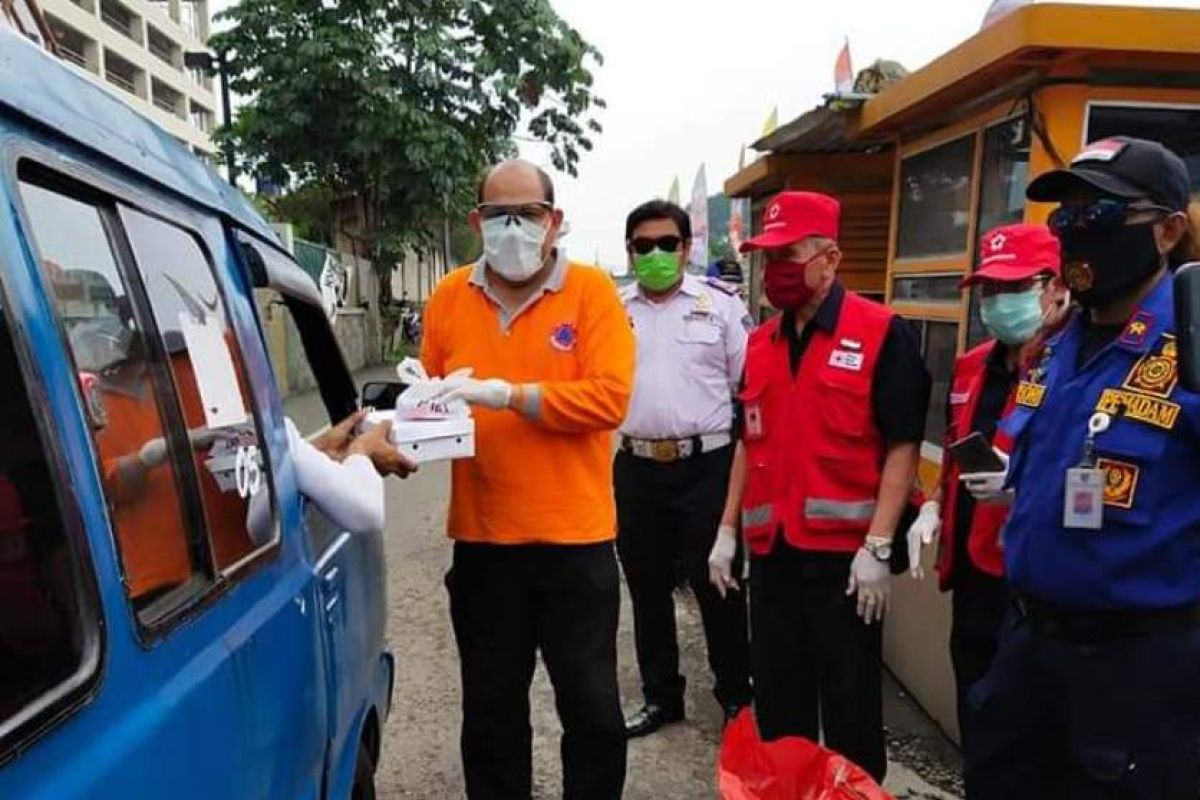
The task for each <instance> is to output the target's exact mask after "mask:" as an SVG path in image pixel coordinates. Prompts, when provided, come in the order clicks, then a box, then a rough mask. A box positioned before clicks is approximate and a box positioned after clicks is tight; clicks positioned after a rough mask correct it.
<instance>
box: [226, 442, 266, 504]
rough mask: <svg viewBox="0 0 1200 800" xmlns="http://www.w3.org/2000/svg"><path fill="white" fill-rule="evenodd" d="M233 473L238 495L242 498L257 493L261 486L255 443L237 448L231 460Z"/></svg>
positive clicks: (260, 473)
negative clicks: (232, 460) (235, 454)
mask: <svg viewBox="0 0 1200 800" xmlns="http://www.w3.org/2000/svg"><path fill="white" fill-rule="evenodd" d="M233 475H234V478H235V480H236V481H237V492H238V496H239V497H241V498H242V499H243V500H244V499H246V498H247V497H254V495H256V494H258V490H259V488H260V487H261V486H262V466H261V465H260V462H259V455H258V446H257V445H252V444H251V445H243V446H241V447H239V448H238V450H237V457H236V458H235V459H234V462H233Z"/></svg>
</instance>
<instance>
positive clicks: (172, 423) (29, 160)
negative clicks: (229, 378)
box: [4, 142, 283, 650]
mask: <svg viewBox="0 0 1200 800" xmlns="http://www.w3.org/2000/svg"><path fill="white" fill-rule="evenodd" d="M4 168H5V173H6V177H7V178H8V180H9V182H10V186H11V187H12V190H13V194H14V197H15V198H16V207H17V214H18V218H19V220H20V222H21V225H22V227H23V230H24V231H26V232H32V226H31V225H30V224H29V217H28V214H27V212H26V210H25V207H24V202H23V200H22V198H21V195H20V192H19V187H20V180H21V178H20V174H19V173H20V171H21V170H22V169H24V168H29V169H32V170H34V171H35V172H36V173H38V174H40V175H43V176H49V179H50V180H51V181H52V182H58V183H59V187H58V188H51V191H65V193H66V194H67V195H68V196H73V197H74V198H76V199H84V201H85V202H88V200H87V199H86V198H90V202H93V203H96V204H98V205H97V207H98V209H99V210H100V211H101V216H102V217H105V215H106V214H109V213H111V216H112V219H113V220H114V221H115V225H116V228H115V231H116V233H117V234H119V235H118V236H117V237H116V240H115V241H114V242H113V254H114V258H115V259H116V260H117V264H118V268H119V269H120V270H121V275H122V277H123V278H126V279H128V280H130V283H131V285H130V287H129V288H130V299H131V305H132V306H133V308H134V313H135V314H136V315H137V317H138V322H139V325H142V326H143V327H142V331H143V335H144V336H145V337H146V340H147V341H146V346H147V351H148V360H149V362H150V364H151V367H152V369H153V370H154V371H155V373H156V377H155V381H156V387H157V381H158V377H157V373H158V371H159V370H162V371H163V375H164V376H165V379H166V380H167V382H168V388H169V393H170V396H171V397H174V398H176V402H175V403H174V404H172V405H173V408H172V409H168V414H169V416H168V418H167V422H168V431H167V435H168V436H169V437H172V439H173V441H174V440H175V438H176V437H178V441H176V445H175V447H174V450H175V452H179V453H186V452H188V451H189V450H190V446H187V445H185V444H184V437H185V434H184V431H185V430H186V425H185V424H184V422H183V414H182V409H181V408H180V407H179V404H178V397H177V393H176V391H175V386H174V378H173V376H171V375H170V373H169V366H168V364H167V362H166V357H165V353H164V345H163V342H162V336H161V334H160V333H159V330H158V325H157V322H156V321H155V320H154V317H153V310H152V309H151V307H150V299H149V297H148V296H147V294H146V290H145V286H144V281H143V278H142V275H141V270H140V267H139V266H138V264H137V261H136V259H134V257H133V249H132V246H131V244H130V242H129V239H128V236H127V235H126V232H125V228H124V225H123V224H122V223H121V220H120V215H119V211H118V206H119V205H125V206H128V207H129V208H132V209H134V210H135V211H138V212H140V213H142V214H145V215H147V216H150V217H154V218H156V219H159V220H161V221H163V222H164V223H166V224H169V225H174V226H175V227H177V228H179V229H181V230H183V231H184V232H186V233H187V234H188V235H190V236H192V237H193V238H194V239H195V240H196V242H197V244H198V245H199V246H200V247H201V249H202V250H203V251H204V254H205V257H206V258H207V259H208V260H209V268H210V271H211V274H212V275H213V280H214V281H215V283H216V285H217V290H218V292H219V294H220V296H221V302H222V303H223V304H224V306H223V307H224V309H225V310H226V313H227V314H228V313H229V303H228V297H227V293H226V291H225V287H224V285H223V283H222V281H221V280H220V279H219V277H218V276H217V274H216V271H215V269H214V267H215V262H213V261H212V248H211V247H210V243H209V242H208V240H207V239H206V238H205V236H204V235H203V234H202V233H201V232H200V228H199V226H198V225H196V224H195V220H196V219H197V218H198V217H203V216H206V215H207V216H209V217H211V219H212V220H213V221H214V222H216V223H217V224H223V223H225V222H226V217H225V216H224V215H222V214H221V213H220V212H218V211H215V210H212V209H207V208H206V209H203V210H197V209H195V208H194V207H191V206H188V205H186V204H184V203H182V202H180V201H179V200H178V199H176V198H174V197H172V196H171V195H170V194H169V193H168V192H167V191H165V190H163V189H162V188H161V187H159V186H157V185H156V184H152V183H148V184H145V185H144V188H143V190H142V191H140V192H137V193H136V194H135V193H134V191H132V190H131V188H130V184H122V183H121V182H119V181H117V180H114V179H113V178H111V177H109V176H107V175H105V174H104V173H102V172H100V171H99V170H97V169H95V168H92V167H90V166H87V165H85V164H83V163H81V162H80V161H79V160H76V159H73V158H69V157H67V156H66V155H64V154H63V153H61V152H59V151H58V150H55V149H52V148H49V147H46V146H43V145H40V144H35V143H32V142H21V143H20V144H19V145H17V146H14V147H12V148H10V151H9V154H8V157H7V158H6V163H5V165H4ZM34 183H38V181H34ZM41 185H43V186H44V185H45V183H44V182H42V184H41ZM103 203H108V204H110V206H111V208H104V207H103V205H100V204H103ZM109 233H110V235H112V233H113V232H112V231H109ZM29 239H30V242H31V249H33V250H36V249H37V241H36V238H35V237H33V236H30V237H29ZM239 266H240V265H239ZM38 275H39V281H40V282H41V283H42V284H43V286H42V291H43V292H45V286H44V276H43V275H42V274H41V270H40V266H39V267H38ZM47 297H48V295H47ZM50 306H51V313H52V314H53V315H54V318H55V325H56V327H57V329H58V331H59V338H60V342H61V346H62V348H63V351H64V352H65V353H66V354H67V355H68V356H69V357H72V358H73V356H71V352H70V347H69V346H68V345H67V339H66V329H65V326H64V323H63V320H62V318H61V314H60V313H59V311H58V308H57V307H56V306H55V305H54V304H53V303H50ZM143 317H145V319H143ZM256 318H257V317H256ZM231 328H232V330H233V333H234V337H235V339H236V340H237V342H238V346H239V347H241V348H242V349H243V350H244V349H245V346H244V342H243V339H244V337H243V336H241V335H240V334H239V331H238V328H237V326H236V325H234V324H232V322H231ZM79 391H80V390H79V387H78V386H76V387H75V394H76V401H77V402H82V398H81V396H80V393H79ZM251 392H252V393H253V389H252V390H251ZM252 405H253V408H252V416H253V418H254V422H255V426H256V428H257V430H258V432H259V434H260V435H265V434H266V433H267V432H268V431H269V429H268V428H266V427H264V425H263V416H262V413H261V409H260V408H259V404H258V403H252ZM82 408H83V406H80V409H82ZM81 413H82V411H81ZM174 415H177V416H178V419H175V418H174ZM85 424H86V420H85ZM90 447H91V451H92V458H93V463H92V465H91V466H92V469H93V470H95V469H96V466H97V464H98V463H99V454H98V453H97V451H96V442H95V439H94V438H92V439H91V442H90ZM262 458H263V466H264V469H265V471H266V475H265V476H264V480H265V481H267V482H268V483H269V484H270V491H271V492H272V495H271V503H272V507H271V515H272V526H273V527H274V535H273V537H272V540H271V542H270V543H269V544H267V545H264V546H263V547H260V548H258V549H257V550H255V551H253V552H252V553H251V554H249V555H248V556H247V557H246V558H245V559H243V560H241V561H240V562H238V563H237V564H234V565H232V566H231V567H230V568H228V569H226V570H224V571H222V570H220V569H219V568H218V567H217V565H216V561H215V556H214V554H213V552H212V545H211V539H210V536H209V531H208V523H207V520H206V519H205V517H204V510H203V501H202V500H201V497H200V484H199V479H198V476H197V475H196V474H195V464H194V463H193V460H192V459H187V458H174V457H173V458H172V465H173V466H174V468H175V469H176V470H177V471H179V474H181V475H182V476H184V478H183V480H184V482H185V483H186V487H185V491H184V492H183V493H182V494H181V495H180V502H181V507H183V508H184V509H185V518H184V522H185V524H186V525H188V526H189V534H191V532H192V531H191V526H192V525H193V524H194V522H193V520H192V518H191V517H192V514H193V513H194V512H193V511H192V508H193V507H194V508H195V509H197V511H198V513H199V523H198V524H199V528H198V529H197V530H198V531H199V533H200V534H201V535H202V536H201V541H200V545H202V546H203V548H204V553H205V557H206V558H205V561H204V563H203V565H202V566H203V567H204V568H205V569H206V570H207V573H208V574H207V582H206V585H205V586H204V587H203V589H202V590H201V591H198V592H197V593H196V595H195V596H194V597H192V598H190V599H189V601H188V602H187V603H184V604H181V605H180V606H179V607H178V608H175V609H172V610H171V611H169V612H168V613H166V614H164V615H163V616H162V617H161V618H159V619H157V620H155V621H154V622H152V623H150V624H145V623H143V622H142V621H141V620H140V619H139V618H138V615H137V612H136V610H135V609H134V607H133V601H132V598H131V597H130V596H129V593H128V592H127V591H124V588H123V587H122V594H123V595H124V605H125V608H126V610H127V611H128V613H129V616H130V619H131V620H132V621H133V623H134V626H133V627H134V631H135V633H136V637H137V641H138V644H139V645H140V646H141V647H142V649H144V650H149V649H151V648H152V647H154V646H155V645H156V644H157V643H158V642H159V641H161V640H163V639H165V638H167V637H168V636H170V635H171V634H172V633H173V632H174V631H176V630H178V629H179V628H180V627H181V626H182V625H183V624H185V623H187V622H189V621H191V620H192V619H195V618H197V617H200V616H203V615H204V614H205V613H207V612H208V610H209V609H211V608H212V607H213V606H215V605H216V604H217V603H218V602H219V601H220V599H221V598H223V597H224V596H225V595H226V594H227V593H228V592H230V591H231V590H232V589H233V588H235V587H236V586H238V585H239V584H241V583H243V582H244V581H245V580H247V579H248V578H249V577H251V576H252V575H253V574H255V573H257V572H258V571H259V570H260V569H261V568H263V567H264V566H265V565H266V564H267V563H269V562H272V561H278V560H279V559H280V553H281V552H282V541H283V537H282V521H281V519H280V512H279V502H278V498H277V497H276V496H275V486H274V478H273V475H274V471H273V465H272V462H271V458H270V450H269V448H266V447H264V448H262ZM97 481H99V478H97ZM193 504H194V506H193ZM107 516H108V515H107V514H106V517H107ZM108 533H109V535H110V537H112V538H113V540H114V542H115V538H116V536H115V530H114V528H113V525H112V520H111V519H109V520H108ZM115 546H116V547H118V548H119V545H115ZM118 555H119V550H118Z"/></svg>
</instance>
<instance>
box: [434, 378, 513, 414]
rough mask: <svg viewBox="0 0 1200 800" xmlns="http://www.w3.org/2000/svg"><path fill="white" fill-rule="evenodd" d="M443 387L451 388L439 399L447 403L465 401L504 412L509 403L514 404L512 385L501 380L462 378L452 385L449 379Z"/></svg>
mask: <svg viewBox="0 0 1200 800" xmlns="http://www.w3.org/2000/svg"><path fill="white" fill-rule="evenodd" d="M443 385H444V386H446V385H449V386H450V387H451V388H450V389H449V391H447V392H445V393H444V394H443V395H441V396H440V397H438V398H437V399H438V400H442V401H444V402H447V403H449V402H451V401H453V400H465V401H466V402H468V403H470V404H471V405H476V406H483V407H484V408H491V409H495V410H496V411H502V410H504V409H506V408H508V405H509V403H510V402H512V393H513V387H512V384H511V383H509V382H508V381H504V380H500V379H499V378H490V379H488V380H485V381H481V380H478V379H476V378H462V379H461V381H456V382H454V383H453V384H450V382H449V380H448V379H447V382H446V383H445V384H443Z"/></svg>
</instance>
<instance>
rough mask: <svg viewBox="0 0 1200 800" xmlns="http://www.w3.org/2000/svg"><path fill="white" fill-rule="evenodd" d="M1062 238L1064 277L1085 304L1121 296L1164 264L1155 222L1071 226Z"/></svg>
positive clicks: (1098, 303)
mask: <svg viewBox="0 0 1200 800" xmlns="http://www.w3.org/2000/svg"><path fill="white" fill-rule="evenodd" d="M1059 239H1060V240H1061V241H1062V257H1063V270H1062V275H1063V281H1064V282H1065V283H1066V284H1067V288H1068V289H1070V290H1071V296H1072V297H1073V298H1074V299H1076V300H1078V301H1079V304H1080V305H1081V306H1083V307H1084V308H1096V307H1098V306H1106V305H1108V304H1109V303H1111V302H1113V301H1114V300H1120V299H1121V298H1122V297H1124V296H1125V295H1127V294H1129V293H1130V292H1131V291H1133V290H1134V289H1136V288H1137V287H1139V286H1141V285H1142V284H1143V283H1144V282H1145V281H1146V279H1147V278H1149V277H1150V276H1151V275H1153V274H1154V273H1155V272H1157V271H1158V270H1159V269H1161V268H1162V256H1161V255H1160V254H1159V252H1158V243H1157V241H1155V239H1154V223H1152V222H1149V223H1145V224H1142V225H1120V226H1118V227H1115V228H1111V229H1109V230H1094V229H1093V230H1089V229H1087V228H1067V229H1066V230H1064V231H1062V232H1061V233H1060V234H1059Z"/></svg>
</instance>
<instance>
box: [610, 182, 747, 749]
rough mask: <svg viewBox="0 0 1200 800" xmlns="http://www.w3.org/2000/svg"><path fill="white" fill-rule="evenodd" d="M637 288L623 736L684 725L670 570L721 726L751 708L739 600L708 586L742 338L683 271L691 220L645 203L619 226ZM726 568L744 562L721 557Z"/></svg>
mask: <svg viewBox="0 0 1200 800" xmlns="http://www.w3.org/2000/svg"><path fill="white" fill-rule="evenodd" d="M625 238H626V247H627V250H628V253H629V259H630V265H631V267H632V269H633V273H634V274H635V276H636V277H637V281H636V283H632V284H630V285H629V286H626V287H625V288H624V289H623V290H622V292H621V299H622V301H623V302H624V304H625V308H626V310H627V312H628V313H629V321H630V323H631V324H632V325H633V329H634V334H635V336H636V337H637V347H638V349H637V372H636V373H635V375H634V387H633V397H632V399H631V401H630V405H629V415H628V417H627V418H626V419H625V422H624V424H623V425H622V426H621V449H620V452H619V453H618V454H617V458H616V462H615V464H614V483H615V487H616V499H617V520H618V534H617V552H618V554H619V555H620V557H621V565H622V567H623V568H624V571H625V578H626V581H627V582H628V584H629V593H630V595H631V597H632V599H633V620H634V632H635V642H636V646H637V657H638V667H639V668H640V669H641V673H642V688H643V694H644V697H645V705H644V706H643V707H642V708H641V709H640V710H639V711H638V712H636V713H635V714H634V715H633V716H632V717H630V719H629V720H628V721H627V722H626V732H627V733H628V735H629V736H630V737H637V736H645V735H647V734H650V733H653V732H654V731H656V730H657V729H658V728H660V727H661V726H662V725H664V724H667V723H670V722H678V721H679V720H681V719H683V717H684V702H683V699H684V686H685V681H684V678H683V676H682V675H680V673H679V647H678V644H677V642H676V630H675V604H674V600H673V598H672V591H673V589H674V586H675V582H676V581H675V576H676V568H677V565H678V566H680V567H682V571H683V574H684V575H685V576H686V578H687V581H688V583H689V584H690V585H691V587H692V591H693V592H695V595H696V599H697V601H698V603H699V606H700V614H701V617H702V619H703V622H704V633H705V639H706V640H707V643H708V661H709V665H710V667H711V668H712V671H713V674H714V676H715V678H716V687H715V690H714V694H715V695H716V698H717V702H718V703H719V704H720V705H721V707H722V709H723V711H724V713H725V715H726V718H727V719H728V718H732V716H733V715H735V714H736V713H737V711H738V710H740V709H741V708H742V707H743V706H745V705H748V704H749V702H750V677H749V672H750V667H749V653H748V647H749V645H748V635H747V631H746V599H745V595H744V594H743V592H742V591H741V590H740V589H732V590H730V591H728V592H725V593H724V595H722V594H720V593H718V590H717V589H715V588H714V587H713V586H712V585H711V584H710V583H709V576H708V566H707V562H706V559H707V558H708V555H709V551H710V549H711V548H712V546H713V542H714V540H715V538H716V536H715V534H716V531H717V528H718V527H719V524H720V520H721V512H722V510H723V506H724V502H725V500H724V498H725V490H726V487H727V485H728V481H729V467H730V464H731V462H732V458H733V446H732V444H733V438H732V436H731V433H730V429H731V426H732V424H733V395H734V393H735V392H736V391H737V387H738V383H739V381H740V379H741V374H742V367H743V365H744V363H745V359H746V341H747V338H748V335H749V334H748V331H749V328H750V327H751V322H750V316H749V314H748V313H747V311H746V307H745V306H744V305H743V304H742V301H741V300H740V299H739V297H738V296H737V290H736V288H734V287H733V286H730V285H729V284H726V283H722V282H721V281H720V280H717V279H713V278H702V277H699V276H695V275H689V274H686V273H685V272H684V269H683V265H684V264H686V263H687V261H688V242H689V241H690V240H691V229H690V223H689V221H688V216H687V213H686V212H684V210H683V209H681V208H679V207H678V206H676V205H674V204H671V203H665V202H662V201H652V202H649V203H646V204H644V205H642V206H639V207H638V208H636V209H634V211H633V212H632V213H631V214H630V215H629V218H628V220H627V221H626V237H625ZM728 557H729V559H730V560H731V561H732V560H733V559H735V558H738V557H739V554H737V553H734V552H731V553H729V554H728Z"/></svg>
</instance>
